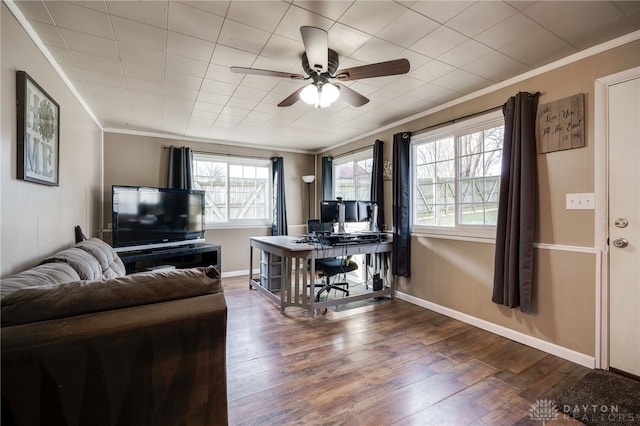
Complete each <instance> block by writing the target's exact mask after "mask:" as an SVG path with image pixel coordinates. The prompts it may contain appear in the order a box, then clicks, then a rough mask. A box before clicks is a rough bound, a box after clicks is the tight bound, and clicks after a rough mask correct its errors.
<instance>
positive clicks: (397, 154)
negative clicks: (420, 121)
mask: <svg viewBox="0 0 640 426" xmlns="http://www.w3.org/2000/svg"><path fill="white" fill-rule="evenodd" d="M410 142H411V133H409V132H403V133H396V134H395V135H393V246H392V252H391V256H392V269H391V272H392V273H393V275H396V276H403V277H408V276H410V275H411V268H410V266H411V226H410V216H409V206H410V205H411V200H410V199H409V195H410V191H409V181H410V165H409V153H410V149H411V143H410Z"/></svg>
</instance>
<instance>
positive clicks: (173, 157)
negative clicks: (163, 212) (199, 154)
mask: <svg viewBox="0 0 640 426" xmlns="http://www.w3.org/2000/svg"><path fill="white" fill-rule="evenodd" d="M192 165H193V151H192V150H191V148H188V147H186V146H183V147H180V148H177V147H174V146H170V147H169V173H168V175H167V188H172V189H193V166H192Z"/></svg>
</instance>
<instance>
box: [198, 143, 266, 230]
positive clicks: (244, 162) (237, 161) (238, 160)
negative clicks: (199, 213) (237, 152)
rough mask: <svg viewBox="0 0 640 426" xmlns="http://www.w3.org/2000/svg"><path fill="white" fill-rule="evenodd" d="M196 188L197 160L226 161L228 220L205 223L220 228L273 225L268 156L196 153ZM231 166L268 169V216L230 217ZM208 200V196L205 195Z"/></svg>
mask: <svg viewBox="0 0 640 426" xmlns="http://www.w3.org/2000/svg"><path fill="white" fill-rule="evenodd" d="M193 161H194V164H193V166H194V176H193V178H194V188H196V189H199V186H198V185H197V176H196V174H195V173H196V170H195V162H196V161H211V162H216V163H225V164H226V165H227V195H226V197H227V205H226V209H227V220H226V221H216V222H212V221H206V223H205V225H206V228H207V229H220V228H244V227H247V226H271V222H272V217H271V215H272V210H273V206H272V204H273V202H272V187H273V184H272V170H271V168H272V162H271V160H270V159H268V158H248V157H234V156H232V155H216V154H206V153H194V154H193ZM230 166H253V167H265V168H266V169H267V182H266V185H265V192H264V195H263V197H265V198H266V201H267V205H266V207H265V209H266V212H267V217H265V218H259V219H229V216H230V215H229V211H228V209H229V200H230V199H231V196H230V192H231V187H230V185H229V184H228V179H229V167H230ZM205 202H206V196H205Z"/></svg>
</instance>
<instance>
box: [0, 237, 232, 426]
mask: <svg viewBox="0 0 640 426" xmlns="http://www.w3.org/2000/svg"><path fill="white" fill-rule="evenodd" d="M0 297H1V299H0V302H1V308H2V312H1V316H0V319H1V322H2V328H1V330H0V331H1V344H2V346H1V350H2V425H6V426H8V425H13V424H15V425H29V426H30V425H103V424H104V425H154V426H155V425H172V426H173V425H224V424H227V421H228V417H227V386H226V320H227V307H226V303H225V299H224V295H223V291H222V284H221V281H220V277H219V273H218V271H217V270H215V268H213V267H207V268H192V269H182V270H169V271H160V272H150V273H140V274H132V275H125V269H124V265H123V264H122V261H121V260H120V258H119V257H118V255H117V254H116V253H115V252H114V251H113V249H112V248H111V247H110V246H109V245H108V244H106V243H104V242H102V241H101V240H98V239H89V240H86V241H83V242H81V243H78V244H76V245H75V246H74V247H71V248H68V249H66V250H62V251H60V252H58V253H56V254H54V255H53V256H50V257H48V258H47V259H45V260H44V261H43V262H42V263H41V264H39V265H38V266H35V267H33V268H31V269H29V270H27V271H24V272H21V273H19V274H16V275H13V276H11V277H8V278H5V279H3V280H2V281H1V282H0Z"/></svg>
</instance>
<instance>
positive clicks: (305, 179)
mask: <svg viewBox="0 0 640 426" xmlns="http://www.w3.org/2000/svg"><path fill="white" fill-rule="evenodd" d="M314 180H316V177H315V176H314V175H305V176H302V181H303V182H304V183H306V184H307V204H308V205H309V208H308V211H307V219H311V184H312V183H313V181H314Z"/></svg>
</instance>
